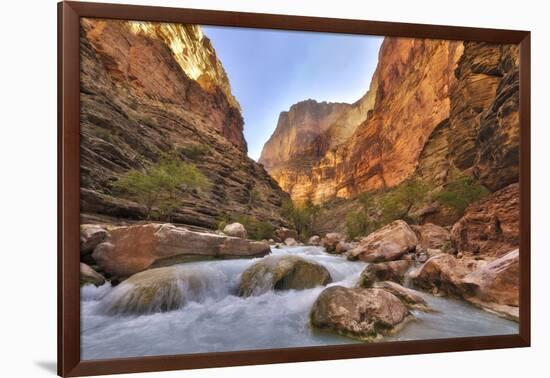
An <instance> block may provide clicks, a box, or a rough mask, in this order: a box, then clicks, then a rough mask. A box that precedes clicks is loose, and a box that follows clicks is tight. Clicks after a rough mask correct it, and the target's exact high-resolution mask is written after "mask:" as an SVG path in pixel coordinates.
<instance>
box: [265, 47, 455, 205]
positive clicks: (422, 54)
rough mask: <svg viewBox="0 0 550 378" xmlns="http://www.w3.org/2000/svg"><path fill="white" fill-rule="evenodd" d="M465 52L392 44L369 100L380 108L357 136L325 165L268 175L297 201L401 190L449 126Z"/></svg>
mask: <svg viewBox="0 0 550 378" xmlns="http://www.w3.org/2000/svg"><path fill="white" fill-rule="evenodd" d="M462 49H463V46H462V43H460V42H453V41H438V40H428V39H407V38H386V39H385V40H384V42H383V43H382V47H381V49H380V53H379V62H378V67H377V69H376V71H375V73H374V75H373V79H372V84H371V88H370V90H369V93H368V96H373V97H374V104H373V106H372V108H370V109H369V111H367V116H365V117H363V120H362V122H361V123H360V124H359V125H358V126H357V127H356V128H355V131H354V132H353V134H350V136H349V137H348V138H347V139H345V140H344V141H341V142H340V140H338V142H339V143H336V146H335V147H334V148H330V149H328V150H326V151H324V152H323V155H322V157H321V158H320V159H318V163H315V164H311V161H308V160H307V159H293V160H292V161H294V162H295V163H296V164H297V165H301V166H304V167H302V168H299V169H295V168H294V167H292V166H290V165H291V164H288V162H286V163H285V164H286V166H288V167H289V168H286V167H283V168H281V169H275V170H274V169H273V168H270V167H272V166H274V164H273V163H271V161H269V163H268V164H267V167H268V170H269V171H270V173H272V175H273V176H274V177H275V179H276V180H277V181H278V182H279V184H280V185H281V186H282V187H283V188H284V189H285V190H286V191H288V192H289V193H291V196H292V198H293V199H296V200H303V199H304V198H310V197H311V199H313V201H314V202H323V201H324V200H326V199H329V198H332V197H344V198H349V197H352V196H354V195H357V194H358V193H361V192H364V191H367V190H375V189H380V188H386V187H392V186H395V185H397V184H399V183H401V182H402V181H403V180H404V179H406V178H407V177H409V176H410V175H411V174H412V173H413V172H414V171H415V169H416V167H417V164H418V160H419V156H420V154H421V152H422V150H423V147H424V145H425V144H426V142H427V140H428V139H429V137H430V135H431V134H432V132H433V131H434V130H435V129H436V128H437V127H438V126H439V125H441V124H442V123H443V122H444V121H445V120H446V119H448V118H449V115H450V98H449V95H450V93H451V91H452V90H453V89H454V87H455V86H456V78H455V76H454V70H455V68H456V64H457V62H458V59H459V58H460V56H461V54H462ZM275 134H277V135H278V131H277V130H276V131H275V133H274V135H275ZM269 147H270V148H272V146H271V145H270V146H269ZM318 150H320V151H323V149H322V148H320V149H318Z"/></svg>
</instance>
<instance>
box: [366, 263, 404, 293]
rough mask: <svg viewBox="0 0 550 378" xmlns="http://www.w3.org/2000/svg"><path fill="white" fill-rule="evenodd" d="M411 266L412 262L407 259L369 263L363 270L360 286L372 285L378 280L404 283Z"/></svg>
mask: <svg viewBox="0 0 550 378" xmlns="http://www.w3.org/2000/svg"><path fill="white" fill-rule="evenodd" d="M410 266H411V262H410V261H406V260H398V261H390V262H382V263H375V264H369V265H367V267H366V268H365V269H363V271H362V272H361V276H360V278H359V286H361V287H372V286H373V285H374V284H375V283H376V282H378V281H394V282H397V283H402V282H403V279H404V277H405V273H406V272H407V270H408V269H409V267H410Z"/></svg>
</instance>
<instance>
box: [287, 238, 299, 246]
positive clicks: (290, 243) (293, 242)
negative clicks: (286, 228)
mask: <svg viewBox="0 0 550 378" xmlns="http://www.w3.org/2000/svg"><path fill="white" fill-rule="evenodd" d="M285 245H288V246H289V247H295V246H297V245H298V242H297V241H296V239H294V238H286V239H285Z"/></svg>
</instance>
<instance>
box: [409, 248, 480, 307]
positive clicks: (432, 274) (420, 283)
mask: <svg viewBox="0 0 550 378" xmlns="http://www.w3.org/2000/svg"><path fill="white" fill-rule="evenodd" d="M483 264H485V262H484V261H478V260H475V259H471V258H466V257H464V258H461V259H458V258H456V257H454V256H452V255H449V254H446V253H443V254H440V255H437V256H434V257H432V258H430V259H429V260H428V261H426V262H425V263H424V265H422V266H421V267H420V268H418V269H417V270H416V271H414V272H412V273H411V275H410V278H411V280H412V282H413V284H414V285H415V286H417V287H419V288H422V289H424V290H428V291H431V292H432V293H434V294H440V295H452V296H459V297H460V296H462V288H461V285H462V278H463V277H464V276H466V275H467V274H469V273H471V272H473V271H474V270H476V269H477V268H479V267H480V266H481V265H483Z"/></svg>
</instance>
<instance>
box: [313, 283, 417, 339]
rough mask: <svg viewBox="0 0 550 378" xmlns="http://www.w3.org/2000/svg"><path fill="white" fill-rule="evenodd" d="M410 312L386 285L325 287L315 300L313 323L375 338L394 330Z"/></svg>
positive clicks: (349, 333)
mask: <svg viewBox="0 0 550 378" xmlns="http://www.w3.org/2000/svg"><path fill="white" fill-rule="evenodd" d="M408 315H409V311H408V309H407V307H406V306H405V305H404V304H403V303H402V302H401V300H399V298H397V297H396V296H395V295H393V294H391V293H390V292H388V291H386V290H383V289H363V288H345V287H342V286H332V287H329V288H328V289H325V290H324V291H323V292H322V293H321V294H320V295H319V297H318V298H317V300H316V301H315V303H314V304H313V308H312V310H311V314H310V320H311V324H312V325H313V326H315V327H317V328H320V329H326V330H331V331H334V332H337V333H339V334H341V335H344V336H348V337H353V338H359V339H373V338H376V337H379V336H380V335H383V334H386V333H390V332H392V331H395V330H396V329H397V327H398V326H399V325H401V324H402V323H403V322H404V321H405V320H406V319H407V316H408Z"/></svg>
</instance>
